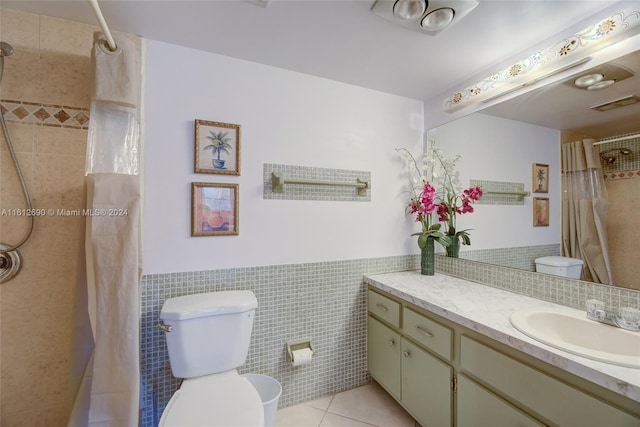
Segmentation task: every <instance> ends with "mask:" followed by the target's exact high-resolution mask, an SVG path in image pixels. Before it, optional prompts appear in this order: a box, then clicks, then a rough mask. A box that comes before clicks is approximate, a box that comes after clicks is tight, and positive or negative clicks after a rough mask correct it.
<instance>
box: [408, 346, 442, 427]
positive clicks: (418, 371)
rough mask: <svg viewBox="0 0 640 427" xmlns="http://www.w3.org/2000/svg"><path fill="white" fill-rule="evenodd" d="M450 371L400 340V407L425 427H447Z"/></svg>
mask: <svg viewBox="0 0 640 427" xmlns="http://www.w3.org/2000/svg"><path fill="white" fill-rule="evenodd" d="M452 378H453V368H451V366H449V365H447V364H446V363H444V362H442V361H441V360H440V359H438V358H436V357H435V356H432V355H431V354H429V353H428V352H426V351H425V350H423V349H421V348H420V347H418V346H417V345H415V344H413V343H412V342H411V341H409V340H407V339H405V338H403V339H402V403H404V405H405V406H406V407H407V409H408V410H409V412H411V414H412V415H413V416H414V417H415V418H416V419H417V420H418V422H419V423H420V424H422V425H424V426H428V427H451V421H452V411H451V408H452V402H451V401H452V390H451V379H452Z"/></svg>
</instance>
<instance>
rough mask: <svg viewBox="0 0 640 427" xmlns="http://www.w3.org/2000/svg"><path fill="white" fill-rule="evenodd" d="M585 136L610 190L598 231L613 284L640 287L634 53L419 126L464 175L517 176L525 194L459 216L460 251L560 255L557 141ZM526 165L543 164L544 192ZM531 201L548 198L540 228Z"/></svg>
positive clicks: (638, 85)
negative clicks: (603, 233) (464, 231)
mask: <svg viewBox="0 0 640 427" xmlns="http://www.w3.org/2000/svg"><path fill="white" fill-rule="evenodd" d="M585 76H590V77H585ZM580 77H584V78H583V79H582V80H581V81H578V82H577V83H578V84H577V85H576V80H577V79H578V78H580ZM581 84H582V86H580V85H581ZM593 85H596V86H593ZM587 138H590V139H595V140H597V141H599V142H603V143H602V144H598V147H599V149H600V157H601V165H602V171H603V174H604V177H605V186H606V189H607V193H608V197H609V210H608V219H607V225H606V228H607V234H608V246H609V256H610V260H611V269H612V276H613V285H616V286H622V287H626V288H632V289H640V275H638V274H634V273H633V270H637V267H636V265H637V262H638V260H639V259H640V258H638V255H637V254H638V251H637V242H640V213H639V210H640V51H637V52H632V53H626V54H624V55H621V56H619V57H616V58H615V59H612V60H608V61H607V62H606V63H603V64H599V65H596V66H589V65H588V64H587V65H586V66H585V67H583V68H582V69H581V71H580V72H579V73H575V74H573V75H571V76H570V77H567V78H563V79H561V80H558V81H557V82H555V83H552V84H548V85H547V86H544V87H541V88H540V89H537V90H534V91H531V92H529V93H526V94H524V95H521V96H517V97H515V98H512V99H509V100H506V101H504V102H501V103H498V104H495V105H493V106H491V107H488V108H485V109H482V110H480V111H479V112H476V113H473V114H471V115H468V116H466V117H462V118H460V119H457V120H454V121H452V122H449V123H447V124H445V125H442V126H439V127H438V128H434V129H431V130H429V131H428V132H427V140H435V141H436V142H437V144H438V146H439V147H441V148H442V149H443V150H444V151H445V152H447V153H449V154H451V155H454V154H460V155H461V156H462V161H461V163H460V166H459V168H460V173H461V177H462V178H463V182H466V180H467V179H474V180H489V181H497V182H509V183H523V184H524V187H525V189H526V190H527V191H531V192H532V194H531V197H527V198H525V199H524V200H523V201H522V203H521V204H520V205H516V206H508V205H502V206H501V205H499V204H498V205H486V206H482V207H479V208H478V209H476V213H474V214H472V215H469V216H468V217H462V216H461V218H460V219H459V224H458V228H472V229H473V231H472V232H471V234H472V244H471V246H466V247H463V250H462V251H461V253H460V257H461V258H469V259H474V260H481V261H485V262H491V263H494V264H499V265H504V266H509V267H514V262H513V260H512V259H511V260H509V261H507V262H506V263H503V262H502V261H501V259H502V258H503V257H505V258H509V256H508V255H509V254H511V255H512V256H513V255H514V254H516V255H515V256H517V257H519V258H526V257H527V256H529V255H530V257H531V258H534V257H537V256H539V255H540V253H538V252H536V251H537V250H538V249H540V248H542V249H543V251H545V250H546V251H548V254H550V255H555V254H558V255H559V248H560V239H561V217H562V212H561V206H562V203H561V189H560V144H562V143H567V142H573V141H576V140H582V139H587ZM614 139H617V141H612V142H604V141H603V140H605V141H606V140H614ZM535 163H537V164H546V165H549V176H548V179H549V191H548V193H536V192H535V188H533V186H532V178H533V177H532V165H533V164H535ZM534 198H548V199H549V204H550V214H549V225H548V226H545V227H537V226H534V225H533V223H532V215H533V214H532V209H533V200H534ZM483 251H484V252H488V253H491V254H492V255H491V257H490V259H489V260H486V259H482V258H477V257H478V255H477V254H478V253H481V252H483ZM554 252H557V253H554ZM542 255H544V253H542ZM521 265H522V267H521V268H525V269H529V270H535V264H534V263H533V259H523V260H522V262H521ZM515 267H518V266H517V265H515Z"/></svg>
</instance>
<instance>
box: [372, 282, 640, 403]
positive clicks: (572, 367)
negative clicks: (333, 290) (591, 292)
mask: <svg viewBox="0 0 640 427" xmlns="http://www.w3.org/2000/svg"><path fill="white" fill-rule="evenodd" d="M364 282H365V283H367V284H370V285H372V286H373V287H375V288H377V289H380V290H382V291H385V292H388V293H390V294H392V295H395V296H397V297H399V298H401V299H403V300H405V301H408V302H410V303H412V304H415V305H417V306H419V307H422V308H424V309H425V310H428V311H430V312H432V313H434V314H436V315H438V316H442V317H444V318H446V319H449V320H451V321H453V322H456V323H458V324H460V325H462V326H464V327H466V328H469V329H471V330H474V331H476V332H478V333H480V334H483V335H485V336H487V337H489V338H492V339H494V340H496V341H499V342H501V343H503V344H506V345H508V346H509V347H512V348H514V349H516V350H520V351H522V352H523V353H526V354H529V355H531V356H533V357H536V358H538V359H540V360H543V361H545V362H547V363H549V364H551V365H553V366H557V367H559V368H561V369H564V370H565V371H568V372H571V373H572V374H574V375H577V376H579V377H581V378H584V379H586V380H589V381H591V382H593V383H595V384H598V385H600V386H603V387H604V388H607V389H609V390H612V391H614V392H616V393H618V394H621V395H623V396H627V397H629V398H631V399H633V400H635V401H638V402H640V369H634V368H626V367H622V366H616V365H611V364H608V363H604V362H598V361H595V360H591V359H587V358H584V357H581V356H578V355H574V354H572V353H567V352H565V351H562V350H559V349H556V348H555V347H551V346H548V345H546V344H543V343H540V342H538V341H536V340H534V339H533V338H530V337H528V336H527V335H525V334H523V333H522V332H520V331H518V330H517V329H516V328H515V327H513V325H511V322H509V316H511V313H513V312H514V311H517V310H521V309H527V308H536V307H562V306H559V305H558V304H554V303H551V302H547V301H542V300H539V299H535V298H531V297H528V296H524V295H520V294H516V293H513V292H509V291H504V290H501V289H497V288H492V287H490V286H485V285H481V284H478V283H474V282H470V281H468V280H464V279H458V278H455V277H452V276H446V275H443V274H438V273H436V274H435V275H434V276H423V275H421V274H420V273H419V272H418V271H403V272H397V273H384V274H371V275H366V276H365V278H364Z"/></svg>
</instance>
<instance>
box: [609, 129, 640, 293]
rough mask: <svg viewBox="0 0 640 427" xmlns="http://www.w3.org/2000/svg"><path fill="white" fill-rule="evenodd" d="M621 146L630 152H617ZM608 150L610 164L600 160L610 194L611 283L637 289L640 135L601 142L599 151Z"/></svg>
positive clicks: (638, 280) (639, 236) (639, 277)
mask: <svg viewBox="0 0 640 427" xmlns="http://www.w3.org/2000/svg"><path fill="white" fill-rule="evenodd" d="M620 136H624V135H620ZM623 148H625V149H629V150H631V153H630V154H628V155H624V154H619V153H616V151H618V150H620V149H623ZM607 150H613V154H614V155H615V157H616V161H615V162H614V163H612V164H607V163H605V162H602V172H603V174H604V180H605V182H604V183H605V186H606V188H607V193H608V196H609V214H608V218H607V234H608V238H609V258H610V260H611V270H612V275H613V283H615V284H616V285H618V286H624V287H627V288H631V289H636V290H640V275H639V274H638V272H637V268H636V265H637V263H638V252H637V246H638V241H640V216H639V215H638V206H640V137H636V138H631V139H627V140H623V141H616V142H611V143H607V144H603V145H600V152H601V153H604V152H605V151H607ZM609 153H611V151H609Z"/></svg>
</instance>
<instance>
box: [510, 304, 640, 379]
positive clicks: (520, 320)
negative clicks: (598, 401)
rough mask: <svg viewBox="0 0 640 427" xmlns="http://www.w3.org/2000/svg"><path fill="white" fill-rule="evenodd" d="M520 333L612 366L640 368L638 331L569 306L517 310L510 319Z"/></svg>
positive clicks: (639, 334) (639, 335)
mask: <svg viewBox="0 0 640 427" xmlns="http://www.w3.org/2000/svg"><path fill="white" fill-rule="evenodd" d="M509 320H510V321H511V324H512V325H513V326H515V327H516V329H518V330H519V331H520V332H522V333H524V334H526V335H528V336H530V337H531V338H533V339H535V340H537V341H540V342H542V343H544V344H547V345H550V346H552V347H556V348H559V349H561V350H564V351H568V352H570V353H574V354H577V355H580V356H583V357H586V358H589V359H593V360H598V361H601V362H606V363H611V364H613V365H619V366H626V367H630V368H640V332H631V331H627V330H624V329H620V328H616V327H613V326H609V325H604V324H602V323H598V322H595V321H593V320H589V319H587V318H586V313H585V312H583V311H580V310H575V309H571V308H548V307H543V308H537V309H530V310H520V311H517V312H515V313H513V314H512V315H511V317H510V319H509Z"/></svg>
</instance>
